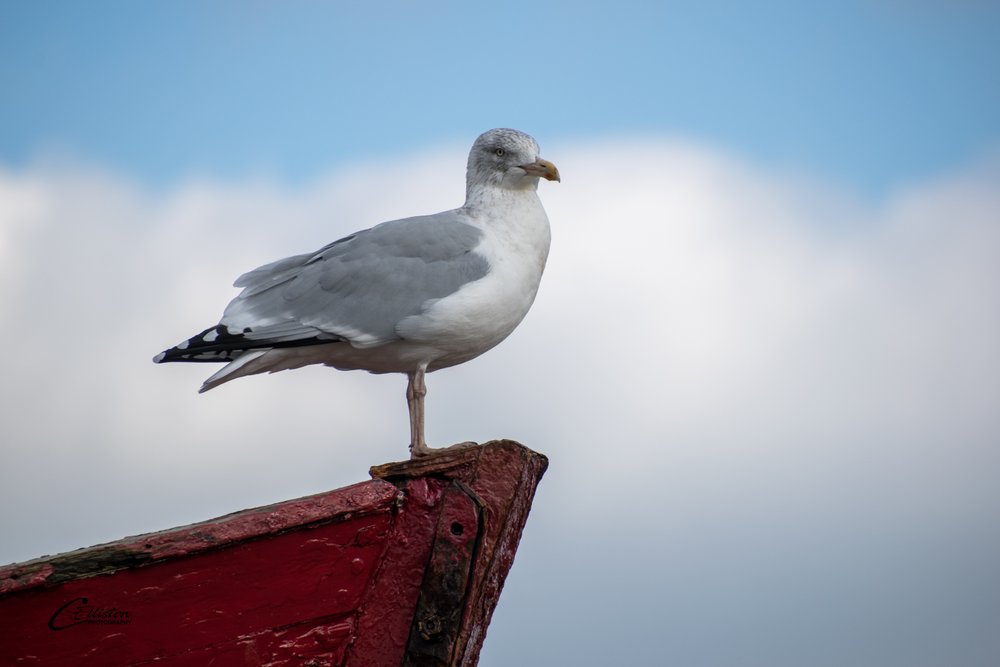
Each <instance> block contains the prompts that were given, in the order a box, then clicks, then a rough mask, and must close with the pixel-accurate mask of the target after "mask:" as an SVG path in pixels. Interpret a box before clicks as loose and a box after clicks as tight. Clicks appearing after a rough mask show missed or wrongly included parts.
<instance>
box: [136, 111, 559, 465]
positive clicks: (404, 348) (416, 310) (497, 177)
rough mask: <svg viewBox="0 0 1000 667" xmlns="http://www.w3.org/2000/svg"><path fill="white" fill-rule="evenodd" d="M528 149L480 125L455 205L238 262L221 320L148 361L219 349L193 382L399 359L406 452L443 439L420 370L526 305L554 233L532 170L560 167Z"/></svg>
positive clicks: (501, 333)
mask: <svg viewBox="0 0 1000 667" xmlns="http://www.w3.org/2000/svg"><path fill="white" fill-rule="evenodd" d="M538 152H539V149H538V143H537V142H536V141H535V140H534V139H533V138H532V137H530V136H529V135H527V134H525V133H523V132H519V131H517V130H511V129H503V128H500V129H494V130H489V131H488V132H485V133H483V134H482V135H480V136H479V138H477V139H476V141H475V143H473V145H472V150H471V151H470V152H469V162H468V169H467V172H466V191H465V204H463V205H462V206H461V207H460V208H456V209H453V210H450V211H444V212H442V213H437V214H434V215H422V216H416V217H412V218H403V219H401V220H391V221H389V222H383V223H381V224H379V225H376V226H374V227H372V228H370V229H366V230H364V231H360V232H356V233H354V234H351V235H349V236H345V237H344V238H342V239H340V240H338V241H334V242H333V243H330V244H329V245H326V246H324V247H322V248H320V249H319V250H317V251H316V252H311V253H307V254H304V255H296V256H294V257H288V258H285V259H280V260H278V261H276V262H272V263H270V264H265V265H264V266H261V267H260V268H257V269H254V270H253V271H250V272H249V273H245V274H243V275H242V276H240V277H239V278H238V279H237V280H236V282H235V283H234V287H241V288H243V291H242V292H240V294H239V295H238V296H237V297H236V298H235V299H233V300H232V301H231V302H230V303H229V305H228V306H227V307H226V309H225V311H224V312H223V315H222V319H221V320H220V321H219V323H218V324H217V325H215V326H213V327H209V328H208V329H205V330H204V331H202V332H201V333H200V334H197V335H196V336H192V337H191V338H189V339H187V340H185V341H183V342H181V343H179V344H178V345H176V346H175V347H172V348H170V349H168V350H164V351H163V352H161V353H159V354H158V355H156V356H155V357H154V358H153V361H154V362H155V363H158V364H159V363H166V362H171V361H189V362H220V363H225V364H226V365H225V366H224V367H223V368H222V369H221V370H219V371H218V372H217V373H215V374H214V375H212V376H211V377H209V378H208V379H207V380H205V382H204V384H202V386H201V389H200V390H199V391H200V392H205V391H208V390H209V389H213V388H215V387H217V386H219V385H220V384H223V383H225V382H229V381H230V380H235V379H236V378H240V377H243V376H246V375H255V374H257V373H274V372H276V371H282V370H288V369H292V368H301V367H303V366H308V365H311V364H323V365H325V366H331V367H333V368H336V369H339V370H365V371H369V372H371V373H405V374H406V376H407V379H408V381H407V387H406V402H407V407H408V409H409V413H410V457H411V458H419V457H424V456H429V455H431V454H433V453H435V452H438V451H440V450H442V449H447V448H432V447H429V446H428V445H427V442H426V441H425V439H424V396H425V395H426V394H427V387H426V384H425V380H424V375H425V374H426V373H429V372H432V371H436V370H438V369H441V368H448V367H450V366H455V365H457V364H461V363H464V362H466V361H469V360H470V359H474V358H476V357H478V356H479V355H481V354H482V353H484V352H486V351H487V350H489V349H491V348H492V347H494V346H495V345H497V344H498V343H500V341H502V340H504V339H505V338H506V337H507V336H508V335H510V333H511V332H512V331H513V330H514V329H515V328H516V327H517V325H518V324H520V322H521V320H522V319H523V318H524V316H525V315H526V314H527V312H528V309H529V308H530V307H531V304H532V302H533V301H534V299H535V294H536V293H537V292H538V285H539V282H540V281H541V278H542V272H543V271H544V269H545V261H546V258H547V257H548V253H549V242H550V238H551V236H550V231H549V220H548V217H547V216H546V215H545V210H544V209H543V208H542V203H541V201H540V200H539V198H538V194H537V188H538V181H539V179H542V178H544V179H545V180H548V181H559V180H560V177H559V170H558V169H556V166H555V165H554V164H552V163H551V162H548V161H546V160H543V159H542V158H541V157H539V155H538ZM471 444H474V443H460V444H459V445H454V446H455V447H461V446H468V445H471Z"/></svg>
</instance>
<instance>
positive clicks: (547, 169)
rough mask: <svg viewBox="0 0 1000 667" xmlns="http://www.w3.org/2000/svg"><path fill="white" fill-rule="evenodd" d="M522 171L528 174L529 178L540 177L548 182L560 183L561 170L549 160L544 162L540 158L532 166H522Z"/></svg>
mask: <svg viewBox="0 0 1000 667" xmlns="http://www.w3.org/2000/svg"><path fill="white" fill-rule="evenodd" d="M521 169H524V170H525V171H526V172H528V175H529V176H538V177H539V178H544V179H545V180H546V181H560V182H561V179H560V178H559V170H558V169H556V166H555V165H554V164H552V163H551V162H549V161H548V160H543V159H542V158H538V159H537V160H535V161H534V162H532V163H530V164H522V165H521Z"/></svg>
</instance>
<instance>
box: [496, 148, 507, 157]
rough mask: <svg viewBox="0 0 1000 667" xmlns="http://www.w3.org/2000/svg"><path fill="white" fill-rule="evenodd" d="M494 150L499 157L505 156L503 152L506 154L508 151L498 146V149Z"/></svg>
mask: <svg viewBox="0 0 1000 667" xmlns="http://www.w3.org/2000/svg"><path fill="white" fill-rule="evenodd" d="M493 152H494V153H496V154H497V157H503V154H504V153H505V152H506V151H504V149H502V148H498V149H496V150H495V151H493Z"/></svg>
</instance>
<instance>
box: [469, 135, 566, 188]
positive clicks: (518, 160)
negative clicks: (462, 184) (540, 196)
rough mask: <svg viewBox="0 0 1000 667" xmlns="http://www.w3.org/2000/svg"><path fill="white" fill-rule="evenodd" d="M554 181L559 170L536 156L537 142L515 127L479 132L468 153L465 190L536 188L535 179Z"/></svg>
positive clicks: (557, 178) (556, 179)
mask: <svg viewBox="0 0 1000 667" xmlns="http://www.w3.org/2000/svg"><path fill="white" fill-rule="evenodd" d="M539 178H544V179H545V180H547V181H558V180H559V170H558V169H556V166H555V165H554V164H552V163H551V162H549V161H547V160H543V159H542V158H541V157H539V156H538V142H536V141H535V140H534V139H533V138H531V137H530V136H529V135H527V134H525V133H524V132H518V131H517V130H509V129H506V128H498V129H495V130H489V131H488V132H484V133H483V134H481V135H479V138H478V139H476V142H475V143H474V144H473V145H472V150H471V151H470V152H469V168H468V172H467V176H466V180H467V185H468V188H469V190H472V189H473V188H474V187H476V186H483V185H485V186H487V187H489V186H492V187H499V188H504V189H508V190H527V189H532V190H534V189H535V188H537V187H538V179H539Z"/></svg>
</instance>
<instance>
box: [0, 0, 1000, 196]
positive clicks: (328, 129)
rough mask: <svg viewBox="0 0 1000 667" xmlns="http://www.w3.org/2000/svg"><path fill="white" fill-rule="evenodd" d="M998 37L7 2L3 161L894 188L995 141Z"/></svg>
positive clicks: (413, 9)
mask: <svg viewBox="0 0 1000 667" xmlns="http://www.w3.org/2000/svg"><path fill="white" fill-rule="evenodd" d="M998 28H1000V7H998V6H997V5H996V4H995V3H987V2H974V1H972V2H949V3H944V2H933V1H930V0H927V1H918V2H902V1H896V0H882V1H880V2H841V3H825V4H816V3H800V2H768V3H720V2H697V3H677V2H662V3H647V2H641V3H629V2H624V3H592V2H572V3H546V2H531V3H527V2H509V3H504V4H503V5H502V9H501V8H500V7H499V6H495V5H493V6H488V5H483V4H480V3H441V2H430V3H406V2H390V3H319V2H302V3H294V4H293V5H289V4H287V3H272V2H252V3H229V2H214V3H173V2H171V3H168V2H153V3H127V2H88V3H45V2H42V3H4V5H3V6H2V7H0V88H2V90H3V91H4V92H3V94H2V100H3V101H2V106H0V121H2V123H0V160H3V161H4V162H5V163H7V164H14V165H18V164H21V165H23V164H25V163H30V162H31V161H32V160H37V159H39V156H40V155H49V156H51V155H52V154H55V155H57V156H66V155H69V156H72V157H75V158H79V159H84V160H89V161H93V162H96V163H100V164H104V165H108V166H111V167H114V168H116V169H119V170H122V171H124V172H125V173H128V174H130V175H132V176H134V177H136V178H139V179H142V180H144V181H148V182H151V183H171V182H176V181H177V180H178V179H182V178H184V177H185V176H187V175H189V174H190V173H191V172H192V171H198V172H200V173H206V174H213V175H220V176H223V177H238V176H241V175H247V174H248V173H258V174H259V173H267V174H270V175H274V176H276V177H279V178H282V179H288V180H290V181H293V182H296V181H298V182H301V181H303V180H308V179H310V178H312V177H315V176H316V174H318V173H321V172H322V171H324V170H326V169H328V168H329V167H330V166H332V165H340V164H344V163H349V162H350V161H352V160H355V159H358V158H359V157H365V158H370V157H377V156H382V155H392V154H397V153H399V152H401V151H407V150H414V149H418V148H422V147H425V146H428V145H433V144H435V143H439V142H450V143H459V144H464V143H465V142H467V141H468V137H470V136H474V135H475V134H477V133H478V132H480V131H482V130H484V129H486V128H488V127H492V126H497V125H510V126H515V127H519V128H523V129H525V130H528V131H530V132H532V133H534V134H536V135H538V136H540V137H542V138H543V142H549V143H552V142H553V141H557V140H562V139H571V138H577V137H587V136H594V135H629V134H640V133H641V134H648V133H650V132H657V133H663V134H666V135H680V136H686V137H694V138H697V139H699V140H702V141H706V142H708V143H713V144H718V145H721V146H724V147H726V148H727V149H729V150H733V151H735V152H738V153H741V154H744V155H746V156H747V157H749V158H751V159H753V160H757V161H760V162H762V163H765V164H771V165H776V166H780V167H783V168H790V169H801V170H804V171H805V172H807V173H812V174H817V175H820V176H823V177H832V178H833V179H834V180H836V181H840V182H842V183H843V184H844V185H845V186H846V187H849V188H857V189H859V190H862V191H864V192H869V193H874V194H881V193H884V192H885V191H886V190H887V189H890V188H892V187H894V186H898V185H900V184H904V183H907V182H910V181H914V180H921V179H926V178H928V177H933V176H935V175H937V174H939V173H941V172H942V171H946V170H947V169H950V168H953V167H954V166H956V165H959V164H962V163H964V162H965V161H967V160H969V159H971V158H975V157H977V156H978V155H980V154H981V153H982V152H984V151H985V150H987V149H992V148H995V146H996V143H997V141H998V137H1000V85H997V84H998V81H997V74H996V73H997V72H998V71H1000V40H997V39H996V34H997V30H998Z"/></svg>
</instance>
